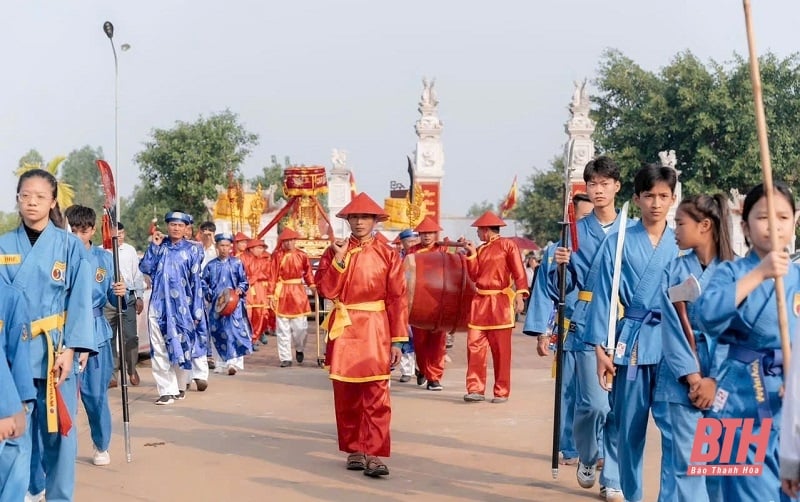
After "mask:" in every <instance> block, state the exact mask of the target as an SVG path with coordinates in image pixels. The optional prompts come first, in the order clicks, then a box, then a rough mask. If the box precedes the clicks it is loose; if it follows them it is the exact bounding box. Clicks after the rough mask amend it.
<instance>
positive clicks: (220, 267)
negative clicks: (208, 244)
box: [203, 257, 253, 361]
mask: <svg viewBox="0 0 800 502" xmlns="http://www.w3.org/2000/svg"><path fill="white" fill-rule="evenodd" d="M248 286H249V285H248V283H247V276H246V275H245V273H244V267H243V266H242V262H241V260H239V259H238V258H234V257H229V258H226V259H224V260H222V259H220V258H219V257H217V258H214V259H213V260H211V261H210V262H208V264H206V267H205V268H204V269H203V294H204V295H205V299H206V301H208V302H210V303H211V305H215V304H216V301H217V298H219V296H220V295H221V294H222V292H223V291H224V290H226V289H228V288H231V289H238V290H239V291H240V292H241V293H242V294H241V295H240V296H239V304H238V305H237V306H236V310H234V311H233V312H232V313H231V314H230V315H228V316H220V315H219V314H218V313H217V311H216V310H214V309H211V310H210V312H209V315H208V321H209V323H208V328H209V333H210V334H211V341H212V342H213V343H214V347H216V349H217V353H219V356H220V358H221V359H222V360H223V361H229V360H231V359H235V358H237V357H240V356H246V355H247V354H250V353H251V352H252V351H253V344H252V338H253V336H252V330H251V329H250V322H249V321H248V319H247V316H246V315H245V308H244V299H245V295H244V293H246V292H247V289H248Z"/></svg>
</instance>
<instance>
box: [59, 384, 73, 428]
mask: <svg viewBox="0 0 800 502" xmlns="http://www.w3.org/2000/svg"><path fill="white" fill-rule="evenodd" d="M56 409H57V410H58V411H57V415H58V432H60V433H61V435H62V436H64V437H67V435H69V431H70V429H72V419H71V418H70V417H69V409H67V403H65V402H64V396H62V395H61V389H60V388H58V387H56Z"/></svg>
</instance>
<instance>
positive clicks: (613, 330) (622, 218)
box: [604, 202, 628, 389]
mask: <svg viewBox="0 0 800 502" xmlns="http://www.w3.org/2000/svg"><path fill="white" fill-rule="evenodd" d="M627 227H628V203H627V202H626V203H625V204H623V206H622V209H621V210H620V213H619V232H618V233H617V247H616V254H615V255H614V274H613V275H612V276H611V299H610V301H609V304H608V337H607V338H606V354H608V355H609V356H611V358H612V360H613V358H614V356H613V354H614V347H615V346H616V344H617V304H618V303H619V280H620V276H621V274H622V246H623V244H624V243H625V230H626V229H627ZM604 378H605V380H606V385H607V386H608V388H609V389H610V388H611V386H612V385H613V383H612V382H613V379H614V376H613V375H611V374H609V373H608V372H606V374H605V377H604Z"/></svg>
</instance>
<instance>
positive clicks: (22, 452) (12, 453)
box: [0, 413, 31, 502]
mask: <svg viewBox="0 0 800 502" xmlns="http://www.w3.org/2000/svg"><path fill="white" fill-rule="evenodd" d="M27 422H28V423H27V427H26V430H25V434H24V435H23V436H22V437H21V438H17V439H8V440H6V441H0V502H20V501H21V500H22V499H24V498H25V492H26V491H28V478H29V475H30V466H31V433H30V430H31V417H30V413H29V414H28V417H27Z"/></svg>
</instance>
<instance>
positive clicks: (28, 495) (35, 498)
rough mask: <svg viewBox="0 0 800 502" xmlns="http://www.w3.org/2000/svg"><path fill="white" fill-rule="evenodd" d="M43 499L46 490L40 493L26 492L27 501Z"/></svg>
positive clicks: (37, 501) (35, 501)
mask: <svg viewBox="0 0 800 502" xmlns="http://www.w3.org/2000/svg"><path fill="white" fill-rule="evenodd" d="M43 500H44V490H42V491H41V492H40V493H37V494H36V495H33V494H31V493H26V494H25V502H42V501H43Z"/></svg>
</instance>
